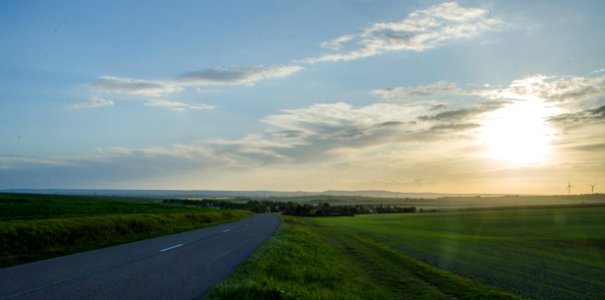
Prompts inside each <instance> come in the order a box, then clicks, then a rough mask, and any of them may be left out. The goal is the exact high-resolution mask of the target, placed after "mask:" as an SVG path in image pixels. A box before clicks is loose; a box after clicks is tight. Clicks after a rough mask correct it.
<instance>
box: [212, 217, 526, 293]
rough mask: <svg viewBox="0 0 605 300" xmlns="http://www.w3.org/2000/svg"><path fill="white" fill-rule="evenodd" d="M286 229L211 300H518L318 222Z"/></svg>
mask: <svg viewBox="0 0 605 300" xmlns="http://www.w3.org/2000/svg"><path fill="white" fill-rule="evenodd" d="M283 221H284V222H282V226H281V227H280V229H278V232H277V233H276V234H275V235H274V236H273V237H272V238H271V239H270V240H269V241H268V242H267V243H266V244H265V245H264V246H263V247H262V248H261V249H260V250H259V251H257V252H256V253H255V254H254V255H253V256H252V258H251V259H249V260H248V261H247V262H246V263H245V264H244V265H242V266H241V267H240V268H239V269H238V270H237V271H236V273H235V274H234V275H232V276H231V277H230V278H229V279H228V280H227V281H225V282H223V283H221V284H220V285H218V286H217V287H216V288H215V289H214V290H212V291H211V292H210V294H209V295H208V296H207V299H452V298H458V299H517V298H519V297H518V296H515V295H513V294H511V293H508V292H505V291H502V290H499V289H496V288H493V287H489V286H486V285H482V284H480V283H477V282H475V281H472V280H469V279H466V278H464V277H462V276H459V275H455V274H452V273H449V272H447V271H444V270H441V269H438V268H435V267H432V266H430V265H428V264H426V263H424V262H422V261H420V260H416V259H414V258H411V257H409V256H406V255H404V254H402V253H401V252H399V251H397V250H395V249H393V248H391V247H389V246H387V245H385V244H383V243H380V242H377V241H375V240H373V239H369V238H367V237H366V236H364V235H361V234H357V233H355V232H353V231H349V230H345V229H343V228H340V227H338V226H331V225H324V224H322V223H321V222H318V221H317V219H309V218H297V217H284V219H283Z"/></svg>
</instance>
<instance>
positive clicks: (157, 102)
mask: <svg viewBox="0 0 605 300" xmlns="http://www.w3.org/2000/svg"><path fill="white" fill-rule="evenodd" d="M145 106H150V107H157V108H164V109H169V110H172V111H186V110H207V109H214V106H212V105H208V104H203V103H202V104H188V103H184V102H180V101H174V100H166V99H151V100H147V101H146V102H145Z"/></svg>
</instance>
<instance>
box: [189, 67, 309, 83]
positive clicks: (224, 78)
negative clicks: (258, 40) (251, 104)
mask: <svg viewBox="0 0 605 300" xmlns="http://www.w3.org/2000/svg"><path fill="white" fill-rule="evenodd" d="M301 70H303V68H302V67H301V66H296V65H290V66H271V67H263V66H257V67H225V68H210V69H206V70H202V71H196V72H188V73H185V74H183V75H181V76H179V77H178V80H179V82H181V83H187V84H192V85H213V84H229V85H251V84H254V83H255V82H257V81H260V80H265V79H270V78H283V77H287V76H290V75H292V74H294V73H297V72H300V71H301Z"/></svg>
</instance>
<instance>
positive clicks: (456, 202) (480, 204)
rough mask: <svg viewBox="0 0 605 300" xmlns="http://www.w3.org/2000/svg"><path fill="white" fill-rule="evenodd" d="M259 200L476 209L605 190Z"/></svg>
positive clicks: (559, 201) (599, 199)
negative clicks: (573, 192)
mask: <svg viewBox="0 0 605 300" xmlns="http://www.w3.org/2000/svg"><path fill="white" fill-rule="evenodd" d="M257 200H273V201H282V202H288V201H292V202H296V203H301V204H321V203H329V204H330V205H357V204H366V205H367V204H373V205H378V204H383V205H385V206H386V205H390V206H400V207H411V206H414V207H416V208H423V209H437V210H440V211H443V210H472V209H486V208H510V207H536V206H568V205H587V206H591V205H605V194H590V195H571V196H568V195H549V196H531V195H509V196H492V197H490V196H483V197H478V196H477V197H468V196H461V197H443V198H376V197H358V196H346V195H345V196H336V195H332V196H306V197H288V198H280V197H271V198H259V199H257Z"/></svg>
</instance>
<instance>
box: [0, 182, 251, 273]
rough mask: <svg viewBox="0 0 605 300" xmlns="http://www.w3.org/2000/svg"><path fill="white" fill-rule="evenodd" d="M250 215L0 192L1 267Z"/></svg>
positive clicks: (107, 199) (131, 201)
mask: <svg viewBox="0 0 605 300" xmlns="http://www.w3.org/2000/svg"><path fill="white" fill-rule="evenodd" d="M249 215H251V213H250V212H247V211H236V210H229V211H227V210H212V209H207V208H201V207H182V206H172V205H164V204H159V203H150V202H147V201H142V199H129V198H115V197H88V196H58V195H23V194H0V267H6V266H10V265H15V264H19V263H24V262H29V261H34V260H39V259H44V258H50V257H55V256H60V255H66V254H70V253H75V252H80V251H84V250H90V249H96V248H101V247H106V246H110V245H115V244H120V243H125V242H129V241H134V240H140V239H145V238H150V237H154V236H160V235H165V234H171V233H176V232H181V231H186V230H191V229H195V228H200V227H204V226H209V225H213V224H218V223H224V222H229V221H232V220H236V219H240V218H243V217H246V216H249Z"/></svg>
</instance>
